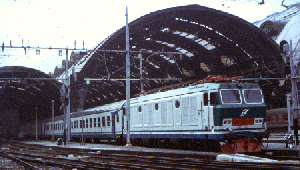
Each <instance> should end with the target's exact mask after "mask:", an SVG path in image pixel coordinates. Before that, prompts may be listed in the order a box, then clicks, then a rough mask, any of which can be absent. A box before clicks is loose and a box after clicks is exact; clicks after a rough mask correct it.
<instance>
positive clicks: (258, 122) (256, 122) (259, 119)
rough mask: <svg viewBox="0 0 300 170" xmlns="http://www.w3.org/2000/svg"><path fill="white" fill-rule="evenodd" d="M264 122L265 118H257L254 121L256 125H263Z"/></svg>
mask: <svg viewBox="0 0 300 170" xmlns="http://www.w3.org/2000/svg"><path fill="white" fill-rule="evenodd" d="M263 121H264V118H255V119H254V124H262V123H263Z"/></svg>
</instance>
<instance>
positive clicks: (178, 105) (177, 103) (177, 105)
mask: <svg viewBox="0 0 300 170" xmlns="http://www.w3.org/2000/svg"><path fill="white" fill-rule="evenodd" d="M175 107H176V108H179V107H180V102H179V101H178V100H176V102H175Z"/></svg>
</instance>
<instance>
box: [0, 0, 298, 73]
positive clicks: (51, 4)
mask: <svg viewBox="0 0 300 170" xmlns="http://www.w3.org/2000/svg"><path fill="white" fill-rule="evenodd" d="M261 1H262V0H184V1H183V0H164V1H162V0H150V1H149V0H147V1H145V0H110V1H104V0H0V46H1V45H2V43H4V45H5V46H8V45H9V44H10V40H11V41H12V45H13V46H22V45H24V46H28V45H29V46H34V47H36V46H39V47H61V48H66V47H68V48H74V40H76V47H77V48H82V47H83V45H82V44H83V43H82V42H83V40H84V46H85V48H88V49H92V48H94V47H95V46H96V45H97V44H98V43H100V42H101V41H103V40H104V39H105V38H107V37H108V36H109V35H110V34H112V33H113V32H115V31H116V30H118V29H120V28H121V27H123V26H125V24H126V17H125V13H126V6H127V7H128V15H129V22H131V21H134V20H135V19H137V18H139V17H141V16H143V15H146V14H148V13H150V12H154V11H157V10H162V9H165V8H171V7H175V6H185V5H189V4H199V5H202V6H206V7H210V8H214V9H218V10H221V11H224V12H228V13H230V14H233V15H236V16H239V17H240V18H243V19H245V20H247V21H249V22H254V21H256V20H261V19H264V18H265V17H266V16H267V15H270V14H272V13H274V12H280V11H283V10H284V9H285V7H283V6H281V4H282V0H264V2H265V4H263V5H258V3H259V2H261ZM296 2H300V0H285V1H284V4H286V5H289V4H293V3H296ZM69 54H70V52H69ZM62 59H65V52H64V55H63V56H59V55H58V50H51V51H50V50H41V51H40V55H36V50H35V49H31V50H27V51H26V54H25V51H24V49H17V50H16V49H5V50H4V52H2V50H0V66H8V65H11V66H12V65H18V66H25V67H32V68H35V69H38V70H40V71H43V72H45V73H49V72H53V70H54V68H55V66H58V65H61V60H62Z"/></svg>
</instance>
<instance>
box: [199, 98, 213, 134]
mask: <svg viewBox="0 0 300 170" xmlns="http://www.w3.org/2000/svg"><path fill="white" fill-rule="evenodd" d="M215 98H216V93H211V92H204V93H203V102H201V103H200V105H201V106H200V107H201V109H200V112H201V113H202V114H201V115H200V117H201V120H202V128H203V129H205V130H210V129H211V127H212V126H214V125H213V124H214V121H213V107H214V105H215Z"/></svg>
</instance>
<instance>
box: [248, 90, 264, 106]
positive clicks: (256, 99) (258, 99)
mask: <svg viewBox="0 0 300 170" xmlns="http://www.w3.org/2000/svg"><path fill="white" fill-rule="evenodd" d="M243 92H244V97H245V102H246V103H262V102H263V97H262V93H261V90H259V89H245V90H243Z"/></svg>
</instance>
